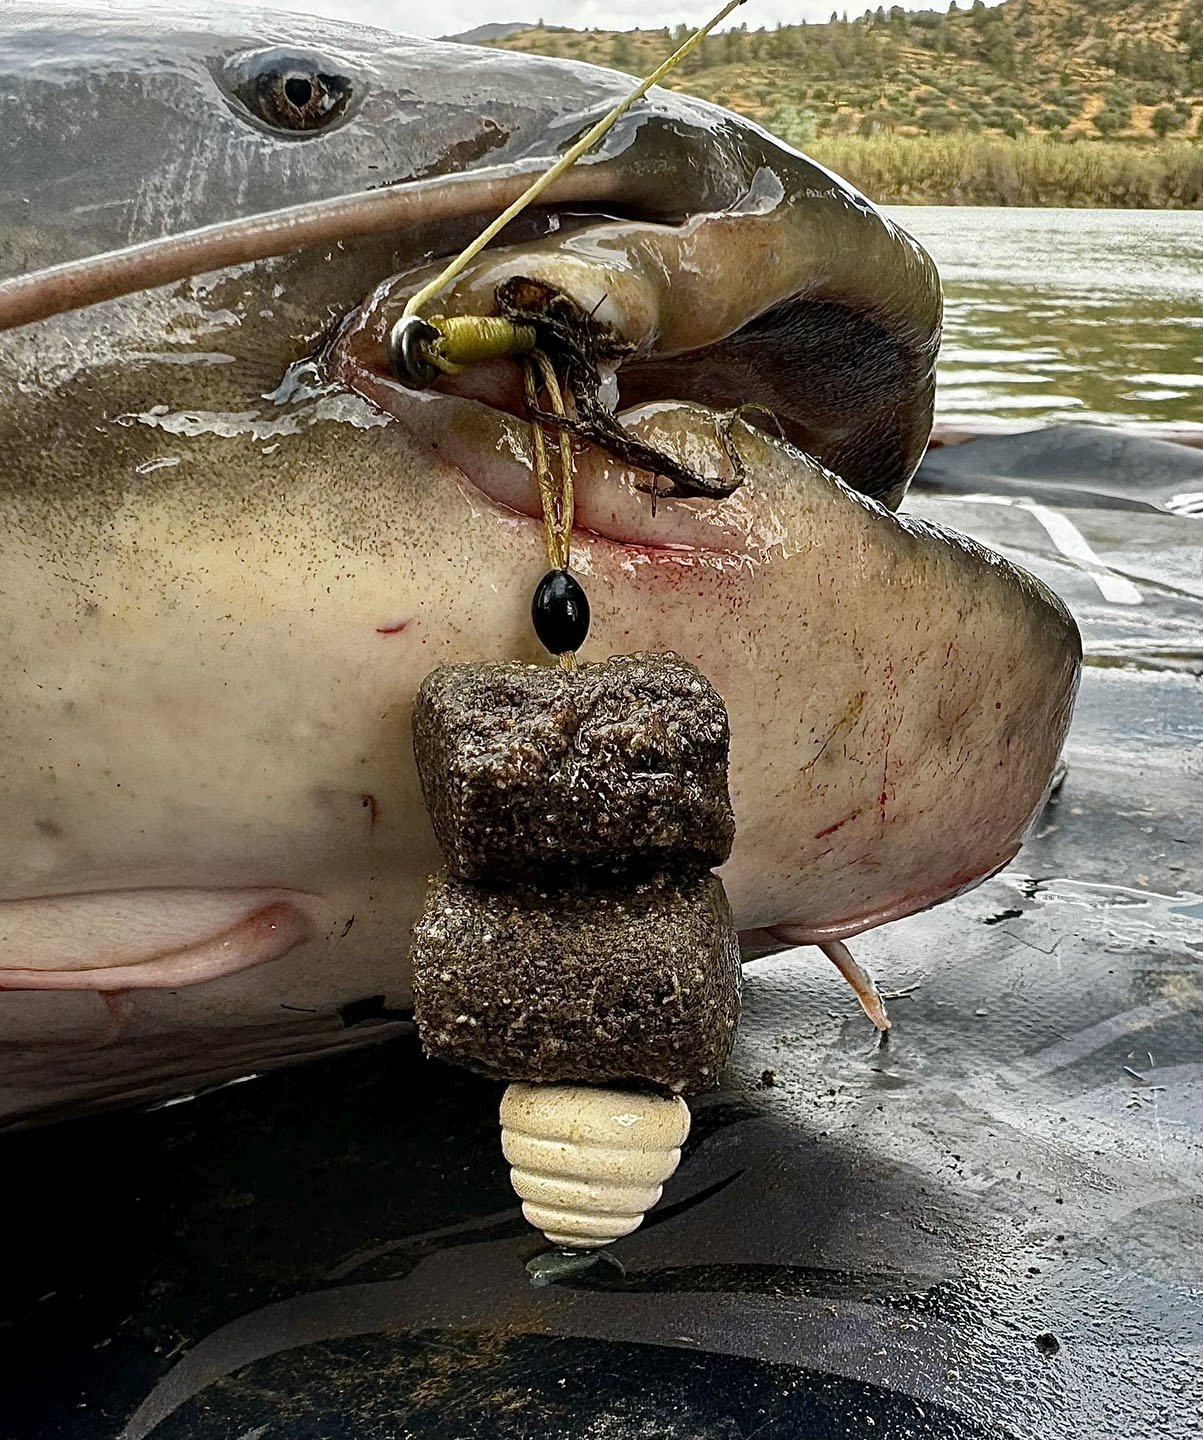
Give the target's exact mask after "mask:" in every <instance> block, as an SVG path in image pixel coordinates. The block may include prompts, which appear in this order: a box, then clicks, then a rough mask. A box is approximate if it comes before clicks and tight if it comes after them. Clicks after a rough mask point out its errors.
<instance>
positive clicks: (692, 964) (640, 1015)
mask: <svg viewBox="0 0 1203 1440" xmlns="http://www.w3.org/2000/svg"><path fill="white" fill-rule="evenodd" d="M413 977H414V997H415V1018H416V1020H417V1022H418V1031H419V1033H420V1035H421V1037H422V1043H423V1045H424V1046H425V1048H426V1051H427V1053H428V1054H430V1055H433V1056H436V1057H437V1058H439V1059H440V1060H449V1061H453V1062H454V1063H456V1064H459V1065H465V1066H467V1067H468V1068H469V1069H472V1070H478V1071H481V1072H482V1073H484V1074H485V1075H491V1076H493V1077H494V1078H496V1079H502V1080H526V1081H532V1082H538V1081H546V1082H549V1083H554V1082H562V1081H588V1082H590V1083H593V1084H618V1085H622V1084H627V1083H644V1084H651V1085H655V1086H658V1087H662V1088H666V1089H670V1090H674V1091H681V1090H685V1091H694V1090H705V1089H708V1088H709V1087H710V1086H712V1085H714V1084H715V1083H716V1081H717V1079H718V1072H719V1070H720V1069H721V1067H722V1065H723V1064H724V1062H725V1061H726V1059H727V1056H728V1054H729V1053H730V1050H731V1045H732V1042H733V1040H734V1037H735V1024H736V1020H737V1019H738V1017H739V986H740V960H739V942H738V939H737V937H736V934H735V930H734V928H733V925H732V920H731V909H730V906H729V905H728V904H727V897H726V895H725V894H724V893H723V887H722V884H721V882H720V881H719V879H718V877H717V876H714V875H703V876H695V877H692V878H689V879H684V880H673V879H669V878H667V877H664V876H657V877H655V878H654V879H652V880H649V881H647V882H645V883H643V884H639V885H632V886H624V887H605V888H584V887H571V888H569V889H566V890H561V891H558V892H555V891H548V892H540V891H538V890H534V889H518V888H516V889H513V890H507V891H505V892H500V891H493V890H488V889H485V888H483V887H481V886H477V885H473V884H471V883H469V882H466V881H463V880H458V879H456V878H454V877H451V876H448V877H443V878H441V879H439V880H436V881H435V882H434V884H433V885H432V888H431V891H430V894H429V896H428V898H427V903H426V909H425V911H424V912H423V915H422V918H421V919H420V920H419V921H418V924H417V926H416V928H415V930H414V950H413Z"/></svg>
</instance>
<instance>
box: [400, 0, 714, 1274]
mask: <svg viewBox="0 0 1203 1440" xmlns="http://www.w3.org/2000/svg"><path fill="white" fill-rule="evenodd" d="M738 3H740V0H732V3H731V4H728V5H727V6H726V8H725V9H724V10H723V11H722V12H721V13H720V14H719V15H717V16H715V18H714V20H712V21H711V22H710V24H709V25H707V26H706V27H704V28H703V29H702V30H701V31H699V32H698V33H697V35H696V36H694V37H693V38H692V39H691V41H689V42H687V44H686V45H685V46H683V47H682V48H681V49H680V50H679V51H678V52H677V54H676V55H675V56H674V57H672V59H671V60H670V61H669V62H666V63H665V65H663V66H661V67H660V69H659V70H658V71H657V72H656V73H655V74H654V75H653V76H651V77H649V78H648V79H647V80H646V81H644V82H643V83H642V84H641V85H640V86H639V87H638V88H637V89H636V91H635V92H634V93H633V94H632V95H631V96H629V97H628V98H627V100H626V101H624V102H623V104H622V105H621V106H619V107H618V108H617V109H616V111H614V112H612V113H611V115H610V116H608V117H607V119H606V121H603V122H600V123H599V125H598V126H595V127H594V129H593V130H592V131H590V132H589V134H587V135H586V136H584V137H583V138H582V140H581V141H578V143H577V145H576V146H574V147H573V149H572V150H570V151H569V152H568V153H567V154H566V156H565V157H564V158H563V159H562V160H561V161H559V162H557V165H556V166H553V167H552V169H551V170H549V171H548V172H547V174H546V175H544V176H541V177H540V179H539V180H537V181H536V182H535V184H534V185H532V187H531V188H530V190H529V191H528V192H527V196H526V197H523V201H519V202H516V203H515V206H511V207H510V210H509V211H507V212H505V213H504V214H503V215H501V216H499V217H498V218H497V220H495V221H494V222H493V223H492V224H491V225H490V226H489V227H488V229H486V231H484V232H483V234H482V236H481V237H478V239H477V241H475V242H473V244H472V245H471V246H469V247H468V249H467V250H466V251H465V252H464V253H463V255H461V256H459V257H457V259H456V260H455V261H453V262H452V264H451V265H450V266H449V267H448V268H447V270H446V271H444V272H443V275H442V276H440V277H439V278H438V279H437V280H436V281H434V282H432V284H431V285H429V286H427V287H425V289H423V290H422V291H419V292H418V293H417V294H416V295H415V296H413V297H412V298H411V300H410V301H409V303H408V304H407V306H406V311H405V313H404V315H403V316H402V317H401V319H400V320H399V321H398V322H397V323H396V325H395V326H394V327H393V329H392V331H391V334H390V336H389V350H390V359H391V361H392V364H393V367H394V369H395V372H396V373H397V375H398V376H399V378H401V379H402V380H403V381H404V383H406V384H409V385H413V386H415V387H419V388H427V387H429V386H431V385H434V384H437V383H438V381H439V379H440V378H441V377H442V376H443V375H446V374H451V373H454V372H455V371H456V370H458V369H460V368H462V367H463V366H465V365H470V364H473V363H476V362H477V361H480V360H496V359H499V358H510V359H513V360H515V361H516V362H517V363H518V364H520V365H521V367H522V371H523V378H524V390H525V398H526V408H527V413H528V418H529V422H530V455H531V463H532V467H533V469H534V472H535V477H536V480H537V483H538V488H539V494H540V497H541V500H542V508H543V518H544V538H545V544H546V551H547V557H548V561H549V565H550V569H549V571H548V573H547V574H545V575H544V576H543V578H542V579H541V580H540V581H539V583H538V585H537V587H536V589H535V592H534V596H533V599H532V603H531V618H532V622H533V625H534V629H535V633H536V634H537V636H538V638H539V640H540V641H541V643H542V644H543V646H544V648H545V649H546V650H548V651H549V653H550V654H551V655H553V656H555V657H556V658H557V660H558V662H559V663H558V664H557V665H530V664H524V663H521V662H518V661H508V662H504V661H503V662H491V661H476V662H470V663H460V664H449V665H442V666H440V667H439V668H438V669H436V670H435V671H433V672H432V673H431V674H430V675H428V676H427V677H426V679H425V680H424V681H423V683H422V686H421V688H420V690H419V693H418V697H417V703H416V706H415V709H414V715H413V742H414V752H415V756H416V759H417V765H418V772H419V775H420V778H421V784H422V793H423V796H424V798H425V802H426V807H427V810H428V812H429V815H430V820H431V823H432V826H433V828H434V833H435V836H436V838H437V840H438V843H439V846H440V849H441V850H442V853H443V857H444V860H445V864H446V869H445V871H444V872H443V873H442V874H440V875H439V876H437V877H435V879H434V880H433V881H432V882H431V887H430V890H429V893H428V895H427V899H426V905H425V909H424V911H423V913H422V915H421V917H420V919H419V921H418V923H417V925H416V927H415V930H414V941H413V956H412V967H413V984H414V996H415V1018H416V1020H417V1024H418V1029H419V1033H420V1035H421V1038H422V1043H423V1045H424V1047H425V1049H426V1051H427V1053H428V1054H430V1055H433V1056H437V1057H439V1058H440V1059H444V1060H449V1061H453V1062H455V1063H458V1064H461V1065H465V1066H467V1067H468V1068H470V1069H473V1070H476V1071H478V1072H481V1073H483V1074H485V1075H489V1076H492V1077H494V1078H496V1079H500V1080H506V1081H509V1082H511V1083H510V1084H509V1087H508V1089H507V1090H506V1091H505V1094H504V1097H503V1099H502V1102H501V1128H502V1148H503V1151H504V1154H505V1157H506V1159H507V1160H508V1161H509V1163H510V1165H511V1167H512V1170H511V1174H512V1180H513V1185H514V1188H515V1190H516V1191H517V1192H518V1194H519V1195H520V1196H521V1198H522V1201H523V1210H524V1212H525V1214H526V1217H527V1219H528V1220H529V1221H530V1222H531V1224H532V1225H534V1226H536V1227H537V1228H538V1229H540V1230H542V1231H543V1232H544V1234H545V1235H546V1236H547V1238H548V1240H550V1241H551V1242H552V1244H553V1245H556V1246H558V1247H561V1248H563V1249H566V1250H573V1251H576V1250H591V1249H596V1248H598V1247H601V1246H604V1245H606V1244H608V1243H609V1242H611V1241H613V1240H616V1239H618V1238H619V1237H620V1236H623V1235H626V1234H629V1233H630V1232H631V1231H632V1230H634V1229H635V1228H636V1227H637V1226H638V1225H639V1224H640V1223H641V1222H642V1220H643V1217H644V1215H645V1214H646V1212H647V1211H648V1210H649V1209H650V1208H651V1207H652V1206H653V1205H655V1203H656V1202H657V1200H658V1199H659V1197H660V1193H661V1186H662V1185H663V1183H664V1181H665V1180H666V1179H667V1178H668V1177H669V1176H670V1175H671V1174H672V1172H673V1171H674V1169H675V1168H676V1166H677V1162H678V1160H679V1159H680V1153H681V1145H682V1144H683V1142H684V1140H685V1138H686V1135H687V1133H688V1130H689V1110H688V1108H687V1106H686V1104H685V1101H684V1099H683V1098H682V1096H683V1095H684V1094H687V1093H690V1092H694V1091H699V1090H705V1089H708V1088H710V1087H711V1086H713V1085H714V1084H715V1083H716V1082H717V1079H718V1075H719V1071H720V1070H721V1068H722V1066H723V1064H724V1063H725V1061H726V1059H727V1056H728V1054H729V1053H730V1050H731V1046H732V1044H733V1041H734V1036H735V1027H736V1021H737V1019H738V1014H739V991H740V957H739V944H738V939H737V936H736V933H735V929H734V925H733V921H732V916H731V909H730V906H729V905H728V903H727V898H726V895H725V894H724V891H723V886H722V883H721V881H720V880H719V878H718V877H717V875H715V874H714V873H713V870H714V867H715V866H718V865H721V864H722V863H723V862H724V861H725V860H726V859H727V857H728V856H729V854H730V852H731V846H732V843H733V840H734V836H735V821H734V816H733V813H732V809H731V802H730V797H729V795H728V790H727V761H728V748H729V727H728V721H727V712H726V708H725V706H724V704H723V701H722V699H721V697H720V696H719V694H718V692H717V691H716V690H715V689H714V687H713V686H712V685H711V684H710V683H709V682H708V681H707V680H706V678H705V677H704V676H703V675H702V674H701V672H700V671H698V670H697V669H696V668H695V667H694V666H693V665H691V664H689V663H688V662H686V661H685V660H683V659H681V658H680V657H679V656H677V655H674V654H671V653H664V654H650V653H649V654H635V655H618V656H614V657H613V658H611V659H609V660H606V661H603V662H590V663H578V662H577V659H576V652H577V651H578V650H579V649H580V647H581V646H582V645H583V644H584V641H585V638H586V636H587V634H588V631H589V622H590V613H589V602H588V599H587V598H586V595H585V592H584V590H583V589H582V587H581V585H580V583H579V582H578V581H577V579H576V577H575V576H574V575H573V574H572V573H571V569H570V564H571V545H572V526H573V453H572V437H573V436H574V435H577V436H584V437H587V438H588V439H589V440H591V441H593V442H594V443H597V444H601V445H603V446H605V447H606V448H607V449H610V450H611V451H613V452H614V453H617V454H619V455H621V456H622V457H623V458H624V459H626V460H627V461H629V462H630V463H632V464H633V465H636V466H638V467H639V468H642V469H646V470H649V471H651V472H652V473H653V474H654V475H655V476H657V477H660V476H663V477H665V478H667V479H668V481H669V482H670V484H671V485H672V487H673V489H672V490H671V491H664V490H661V491H660V492H659V493H660V494H665V493H687V494H707V495H712V496H721V495H723V494H729V493H730V492H731V491H732V490H733V489H734V488H735V487H736V485H738V484H739V482H740V479H741V478H742V471H741V470H740V468H739V466H738V457H735V456H733V457H732V466H731V470H732V478H731V479H728V480H723V481H713V480H711V479H709V478H708V477H705V476H699V475H697V474H695V473H694V472H692V471H690V470H688V469H687V468H686V467H685V466H683V465H682V464H680V463H679V462H677V461H676V460H675V459H674V458H673V457H671V456H663V455H661V454H660V453H659V452H657V451H655V450H653V449H652V448H651V447H649V446H647V445H645V444H643V442H641V441H639V440H638V439H637V438H636V437H634V436H632V435H630V434H629V433H628V432H627V431H625V430H624V429H623V428H622V426H621V425H620V424H619V423H618V422H617V421H616V420H615V419H614V417H613V415H612V414H611V413H610V411H609V410H607V409H606V408H605V407H604V406H603V405H602V404H601V403H600V402H599V400H598V390H599V387H600V383H601V381H600V375H601V369H602V367H603V366H605V365H612V364H613V363H615V362H616V361H618V360H619V359H620V358H621V357H622V356H623V355H625V354H627V353H629V351H630V346H629V345H628V344H627V343H626V342H625V341H624V340H622V338H621V337H619V336H617V335H616V334H615V333H614V332H613V331H612V330H610V329H609V328H608V327H607V326H605V325H603V324H602V323H600V322H599V321H598V320H596V319H595V318H594V317H593V316H591V315H588V314H586V313H585V312H584V311H582V310H581V309H580V307H579V306H577V305H576V303H575V302H574V301H573V300H572V299H571V298H570V297H568V296H567V295H564V294H563V293H562V292H559V291H557V290H555V289H553V288H552V287H550V286H547V285H544V284H542V283H541V282H536V281H532V280H526V279H522V278H515V279H512V280H509V281H507V282H506V283H505V284H504V285H502V286H499V287H498V289H497V291H496V292H495V297H494V298H495V301H496V305H497V312H498V313H497V314H496V315H491V316H457V317H441V316H434V317H432V318H430V319H426V318H424V317H423V316H422V314H421V313H420V312H421V309H422V307H423V306H424V305H425V303H426V302H427V301H428V300H429V299H430V298H431V297H432V296H433V295H434V294H435V293H437V292H438V291H439V290H441V289H442V288H443V286H444V285H446V284H447V283H449V282H450V281H451V280H452V279H454V277H455V275H457V274H459V273H460V271H461V270H462V269H463V268H464V266H465V265H466V264H467V263H468V261H470V260H471V259H472V258H473V257H474V256H475V255H476V254H477V253H479V251H480V249H482V248H483V246H484V245H485V244H487V243H488V241H489V240H490V239H491V238H492V237H493V236H494V235H495V234H497V233H498V232H499V231H500V230H501V229H502V228H503V226H504V224H505V223H507V221H508V220H509V219H511V218H512V216H513V214H515V213H517V210H518V209H520V208H522V204H523V203H529V201H530V200H531V199H534V198H535V197H536V195H537V194H538V193H539V192H540V190H541V189H542V188H545V186H546V185H547V184H548V183H550V180H551V179H553V178H555V175H556V174H558V173H561V172H562V170H563V169H566V168H567V166H568V165H569V164H571V163H573V161H574V160H575V159H576V158H579V155H581V154H583V153H584V152H585V150H587V149H588V148H589V146H590V145H592V144H593V143H595V141H596V140H597V139H599V138H600V136H601V134H603V133H604V130H605V129H606V128H608V126H609V124H612V123H613V122H614V120H615V119H617V118H618V116H619V115H620V114H622V113H623V112H624V111H625V109H626V108H628V107H629V106H630V104H632V103H633V102H634V100H635V99H637V98H638V97H639V96H640V95H641V94H642V93H643V92H644V91H645V90H646V89H647V88H648V86H649V85H651V84H653V83H654V82H655V81H656V80H658V79H659V78H661V76H662V75H663V74H665V73H667V70H668V69H669V68H671V66H672V64H675V63H676V62H677V61H678V60H679V59H680V58H681V57H682V56H683V55H684V54H686V53H688V50H689V49H690V48H692V46H693V45H694V44H697V43H698V42H699V41H700V39H701V38H702V36H704V35H705V33H706V32H707V31H708V30H709V29H710V28H711V27H712V26H713V25H714V24H716V23H718V21H719V20H720V19H722V18H723V17H724V16H725V15H727V14H728V13H730V11H731V10H732V9H734V8H735V5H736V4H738ZM657 483H658V482H657ZM653 493H655V491H654V492H653Z"/></svg>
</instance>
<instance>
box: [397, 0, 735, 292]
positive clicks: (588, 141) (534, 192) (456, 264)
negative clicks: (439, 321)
mask: <svg viewBox="0 0 1203 1440" xmlns="http://www.w3.org/2000/svg"><path fill="white" fill-rule="evenodd" d="M743 3H744V0H728V4H726V5H724V6H723V8H722V9H721V10H720V11H719V12H718V14H717V15H716V16H715V17H714V18H713V19H712V20H708V21H707V22H706V24H705V25H703V26H702V28H701V29H700V30H695V31H694V33H693V34H692V35H691V36H690V37H689V39H688V40H686V41H685V43H684V44H683V45H682V46H681V47H680V48H679V49H678V50H674V51H673V53H672V54H671V55H670V56H669V57H668V59H667V60H665V61H664V63H663V64H662V65H658V66H657V67H656V69H655V70H653V71H652V73H651V74H650V75H649V76H648V77H647V78H646V79H645V80H641V81H640V82H639V84H638V85H636V86H635V88H634V90H632V91H631V93H630V94H629V95H628V96H627V97H626V99H625V100H622V101H620V102H619V103H618V104H617V105H615V107H614V109H613V110H611V111H610V113H609V114H608V115H606V116H604V117H603V118H602V119H601V120H599V121H598V122H597V124H596V125H594V126H593V128H592V129H591V130H588V131H586V132H585V134H584V135H582V136H581V138H580V139H579V140H578V141H577V142H576V144H575V145H574V146H573V147H572V148H571V149H570V150H567V151H565V152H564V154H563V155H562V156H561V157H560V158H559V159H558V160H557V161H556V163H555V164H554V165H553V166H552V167H551V169H550V170H545V171H544V172H543V174H542V175H540V176H539V178H538V179H537V180H535V181H534V183H533V184H531V185H530V186H528V187H527V189H525V190H524V191H523V192H522V194H521V195H519V197H518V198H517V200H515V201H514V203H513V204H512V205H511V206H509V208H508V209H505V210H503V211H502V212H501V214H500V215H498V216H497V218H496V219H495V220H493V221H492V222H491V223H490V224H489V225H487V226H486V227H485V228H484V229H483V230H482V231H481V232H480V234H479V235H478V236H477V237H476V239H475V240H473V242H472V243H471V245H469V246H468V248H467V249H466V250H464V251H462V252H461V253H460V254H459V255H457V256H456V257H455V259H454V260H453V261H452V262H451V264H450V265H448V266H447V268H446V269H445V270H444V271H443V273H442V274H441V275H438V276H436V278H435V279H433V280H432V281H431V282H430V284H429V285H423V287H422V288H421V290H419V291H418V292H417V294H416V295H411V296H410V297H409V300H408V301H407V302H406V306H405V310H404V312H403V314H404V315H407V316H408V315H417V314H418V312H419V311H420V310H421V308H422V306H423V305H425V304H426V302H427V301H428V300H431V299H433V298H434V296H435V295H437V294H438V293H439V291H440V290H441V289H442V288H443V287H444V286H445V285H449V284H450V283H451V281H452V280H454V279H455V277H456V276H457V275H458V274H459V273H460V272H461V271H462V270H463V269H464V268H465V267H466V266H468V265H470V264H471V263H472V261H473V260H475V259H476V257H477V256H478V255H479V254H480V252H481V251H482V250H483V249H484V248H485V246H486V245H487V244H488V243H489V241H490V240H492V239H493V237H494V236H495V235H497V234H499V233H500V232H501V231H502V230H504V229H505V227H506V226H507V225H508V224H509V223H510V221H511V220H512V219H513V218H514V216H515V215H519V214H521V212H522V211H523V210H525V209H526V207H527V206H528V205H529V204H531V202H532V201H534V200H537V199H538V198H539V196H540V195H542V193H543V192H544V190H546V189H547V187H548V186H549V185H551V184H553V183H554V182H555V181H556V180H558V179H559V178H560V176H561V175H563V173H564V172H565V170H570V169H571V168H572V166H573V165H575V164H576V162H577V161H578V160H579V159H580V158H581V156H582V155H584V154H585V152H586V151H587V150H591V149H592V148H593V146H594V145H596V144H597V142H598V141H599V140H600V139H601V138H602V136H603V135H605V134H606V132H607V131H608V130H609V129H610V128H611V126H613V125H615V124H617V122H618V121H619V120H621V119H622V117H623V116H624V115H625V114H626V113H627V111H628V110H629V109H630V108H631V106H632V105H634V103H635V102H636V100H642V99H643V97H644V96H645V95H646V94H647V92H648V91H649V90H650V89H651V88H652V86H653V85H658V84H659V83H660V81H661V80H663V79H664V77H665V76H666V75H667V74H668V73H669V71H670V70H673V69H675V68H676V66H678V65H679V64H680V63H681V61H682V60H684V59H685V57H686V56H687V55H688V54H689V53H690V51H691V50H693V49H694V48H695V47H696V46H698V45H700V44H701V43H702V41H703V40H704V39H705V38H706V36H707V35H709V34H710V32H711V30H713V29H714V27H715V26H716V25H717V24H718V23H719V21H720V20H725V19H726V18H727V16H728V15H730V13H731V12H732V10H736V9H738V8H739V6H740V5H742V4H743Z"/></svg>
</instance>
